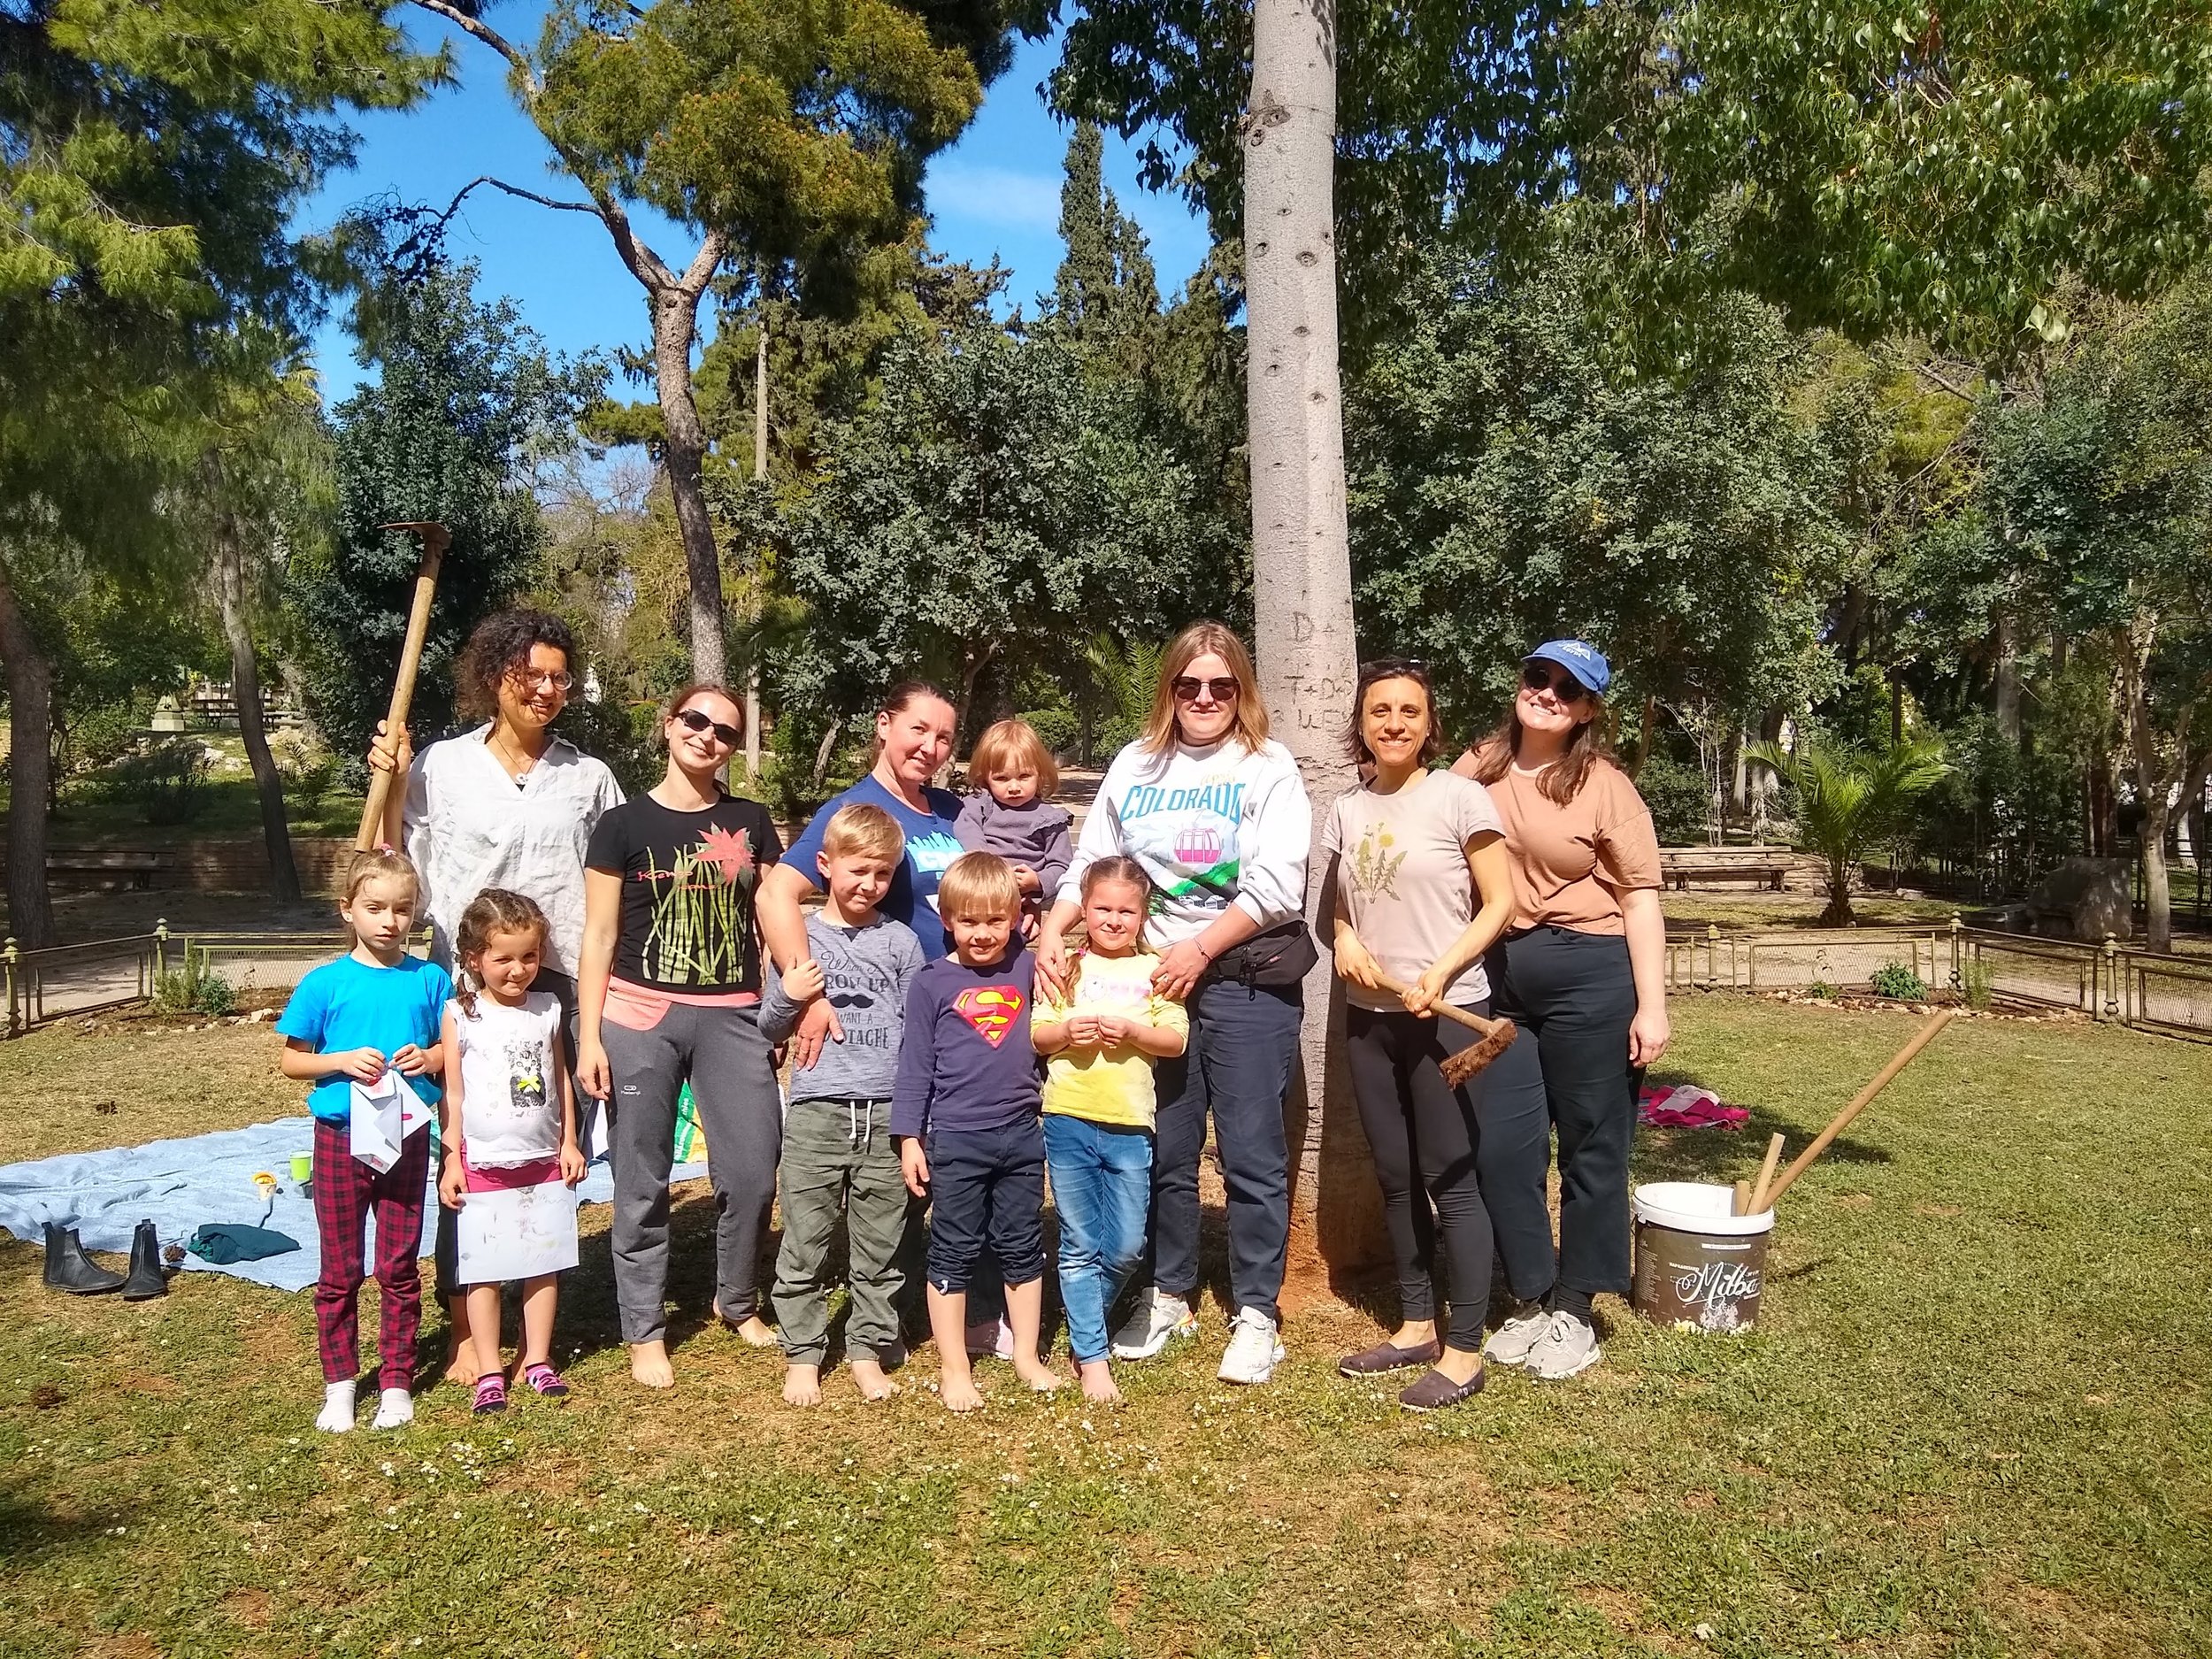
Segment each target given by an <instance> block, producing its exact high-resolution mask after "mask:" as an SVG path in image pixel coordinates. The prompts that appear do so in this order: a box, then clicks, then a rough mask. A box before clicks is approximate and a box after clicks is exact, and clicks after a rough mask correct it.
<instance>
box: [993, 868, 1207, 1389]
mask: <svg viewBox="0 0 2212 1659" xmlns="http://www.w3.org/2000/svg"><path fill="white" fill-rule="evenodd" d="M1082 892H1083V931H1084V933H1085V936H1086V937H1085V942H1084V946H1083V949H1082V950H1081V951H1079V953H1077V954H1076V956H1074V958H1073V959H1072V960H1071V962H1070V964H1069V965H1068V988H1067V990H1066V992H1065V994H1064V995H1063V996H1061V997H1056V998H1048V1000H1047V1001H1046V1002H1044V1003H1043V1005H1042V1006H1041V1007H1040V1008H1039V1009H1038V1010H1036V1013H1035V1015H1034V1016H1033V1018H1032V1019H1031V1022H1030V1035H1031V1040H1032V1041H1033V1042H1034V1043H1035V1044H1036V1048H1037V1052H1038V1053H1039V1054H1041V1055H1044V1056H1047V1062H1046V1066H1045V1099H1044V1106H1045V1161H1046V1164H1047V1166H1048V1168H1049V1169H1050V1171H1051V1172H1052V1202H1053V1206H1054V1208H1055V1209H1056V1210H1058V1212H1059V1216H1060V1301H1061V1302H1062V1304H1063V1305H1064V1307H1065V1308H1066V1309H1067V1314H1068V1348H1069V1350H1070V1352H1071V1354H1072V1355H1073V1356H1074V1358H1075V1363H1076V1367H1077V1369H1078V1370H1079V1371H1080V1372H1081V1373H1082V1378H1083V1392H1084V1394H1087V1396H1089V1397H1090V1398H1091V1399H1093V1400H1118V1399H1120V1398H1121V1390H1120V1389H1118V1388H1117V1387H1116V1386H1114V1376H1113V1369H1112V1366H1111V1365H1110V1363H1109V1361H1108V1358H1107V1339H1106V1312H1107V1310H1108V1309H1110V1308H1111V1307H1112V1306H1113V1304H1114V1298H1115V1297H1116V1296H1117V1295H1118V1294H1120V1291H1121V1288H1122V1286H1123V1285H1124V1284H1125V1282H1126V1280H1127V1279H1128V1277H1129V1274H1130V1271H1132V1270H1133V1268H1134V1267H1135V1266H1136V1264H1137V1261H1138V1258H1139V1256H1141V1255H1142V1253H1143V1250H1144V1225H1145V1217H1146V1212H1147V1210H1148V1209H1149V1207H1150V1204H1151V1200H1152V1120H1153V1112H1154V1107H1155V1096H1154V1091H1153V1087H1152V1063H1153V1061H1154V1060H1156V1059H1165V1058H1170V1057H1172V1056H1176V1055H1179V1054H1180V1053H1182V1052H1183V1045H1184V1043H1185V1042H1186V1041H1187V1040H1188V1038H1189V1035H1190V1021H1189V1019H1188V1018H1187V1016H1186V1015H1185V1014H1184V1012H1183V1005H1182V1003H1180V1002H1177V1001H1175V1000H1174V999H1173V998H1171V997H1166V996H1163V995H1160V994H1159V993H1158V992H1157V991H1156V990H1154V989H1153V988H1152V974H1153V971H1154V970H1155V969H1156V968H1157V967H1158V966H1159V965H1160V958H1159V957H1158V956H1156V955H1155V954H1153V953H1152V952H1151V951H1149V950H1147V949H1145V948H1144V918H1145V912H1146V910H1147V909H1148V906H1149V905H1150V903H1151V899H1152V884H1151V882H1150V880H1149V879H1148V878H1147V877H1146V875H1145V872H1144V867H1143V866H1142V865H1141V864H1139V863H1138V862H1137V861H1136V860H1135V859H1133V858H1121V857H1114V858H1101V859H1099V860H1097V861H1096V862H1095V863H1094V864H1091V865H1090V867H1089V868H1088V869H1087V870H1085V871H1084V872H1083V888H1082ZM1041 988H1042V987H1041V985H1040V989H1041Z"/></svg>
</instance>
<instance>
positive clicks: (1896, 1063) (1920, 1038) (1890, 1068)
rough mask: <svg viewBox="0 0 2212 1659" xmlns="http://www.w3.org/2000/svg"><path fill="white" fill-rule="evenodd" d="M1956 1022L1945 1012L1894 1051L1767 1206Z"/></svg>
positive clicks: (1795, 1164) (1791, 1169)
mask: <svg viewBox="0 0 2212 1659" xmlns="http://www.w3.org/2000/svg"><path fill="white" fill-rule="evenodd" d="M1956 1018H1958V1010H1956V1009H1955V1008H1947V1009H1945V1010H1943V1011H1942V1012H1941V1013H1939V1014H1938V1015H1937V1016H1936V1017H1935V1018H1933V1019H1932V1020H1930V1021H1929V1022H1928V1023H1927V1024H1926V1025H1923V1026H1922V1027H1921V1028H1920V1029H1919V1030H1918V1031H1917V1032H1916V1033H1914V1035H1913V1040H1912V1041H1910V1042H1909V1043H1907V1044H1906V1045H1905V1046H1904V1047H1903V1048H1900V1049H1899V1050H1898V1051H1897V1057H1896V1058H1895V1059H1893V1060H1892V1061H1891V1062H1890V1063H1889V1064H1887V1065H1886V1066H1884V1067H1883V1068H1882V1069H1881V1070H1880V1071H1878V1072H1876V1073H1875V1074H1874V1080H1873V1081H1872V1082H1871V1083H1869V1084H1868V1085H1867V1086H1866V1087H1864V1088H1863V1089H1861V1090H1860V1091H1859V1092H1858V1093H1857V1094H1855V1095H1853V1096H1852V1097H1851V1103H1850V1104H1849V1105H1848V1106H1846V1107H1845V1108H1844V1109H1843V1110H1841V1111H1839V1112H1838V1113H1837V1114H1836V1115H1835V1117H1834V1118H1832V1119H1831V1120H1830V1122H1829V1125H1828V1126H1827V1127H1826V1128H1825V1129H1824V1130H1822V1131H1821V1132H1820V1133H1818V1134H1816V1135H1815V1136H1814V1137H1813V1143H1812V1145H1810V1146H1809V1147H1807V1148H1805V1149H1804V1150H1803V1151H1802V1152H1801V1153H1799V1154H1798V1155H1797V1157H1796V1159H1795V1161H1794V1162H1793V1163H1792V1164H1791V1165H1790V1166H1789V1168H1788V1169H1786V1170H1785V1171H1782V1179H1780V1180H1778V1181H1777V1182H1776V1183H1775V1184H1774V1190H1773V1191H1772V1192H1770V1193H1769V1194H1767V1205H1768V1206H1772V1205H1774V1204H1778V1203H1779V1202H1781V1200H1782V1194H1784V1193H1786V1192H1788V1191H1789V1190H1790V1185H1791V1183H1792V1182H1793V1181H1795V1180H1796V1179H1797V1178H1798V1177H1799V1176H1801V1175H1802V1174H1803V1173H1804V1172H1805V1171H1807V1170H1808V1169H1809V1168H1810V1167H1811V1166H1812V1162H1813V1160H1814V1159H1815V1158H1816V1157H1818V1156H1820V1155H1821V1154H1822V1153H1824V1152H1825V1151H1826V1150H1827V1149H1828V1143H1829V1142H1830V1141H1833V1140H1834V1139H1835V1138H1836V1137H1837V1136H1838V1135H1839V1134H1841V1133H1843V1132H1844V1130H1845V1129H1846V1128H1847V1127H1848V1126H1849V1125H1850V1123H1851V1120H1852V1119H1853V1118H1856V1117H1857V1116H1858V1115H1859V1114H1860V1112H1862V1111H1863V1110H1865V1109H1866V1103H1867V1102H1869V1101H1870V1100H1872V1099H1873V1098H1874V1097H1875V1096H1876V1095H1877V1094H1880V1093H1881V1092H1882V1091H1883V1090H1884V1089H1886V1088H1887V1087H1889V1086H1890V1083H1891V1081H1892V1080H1893V1079H1894V1078H1895V1077H1896V1076H1897V1074H1898V1073H1899V1072H1900V1071H1903V1070H1904V1069H1905V1068H1906V1067H1907V1066H1909V1065H1910V1064H1912V1062H1913V1056H1915V1055H1916V1054H1918V1053H1919V1052H1920V1051H1921V1050H1922V1049H1923V1048H1926V1047H1927V1046H1928V1045H1929V1044H1930V1043H1931V1042H1932V1041H1935V1038H1936V1033H1939V1032H1940V1031H1941V1030H1942V1029H1943V1028H1944V1027H1945V1026H1946V1025H1949V1024H1950V1023H1951V1022H1952V1021H1953V1020H1955V1019H1956Z"/></svg>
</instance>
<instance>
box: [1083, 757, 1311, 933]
mask: <svg viewBox="0 0 2212 1659" xmlns="http://www.w3.org/2000/svg"><path fill="white" fill-rule="evenodd" d="M1312 839H1313V809H1312V806H1311V804H1310V802H1309V801H1308V799H1307V796H1306V785H1305V780H1303V779H1302V778H1301V777H1299V775H1298V763H1297V762H1296V761H1294V760H1293V759H1292V758H1291V755H1290V751H1289V750H1288V749H1285V748H1284V747H1283V746H1282V745H1281V744H1280V743H1278V742H1274V741H1268V742H1265V743H1263V744H1261V745H1260V747H1259V748H1258V749H1247V748H1245V746H1244V745H1243V743H1242V742H1241V741H1238V740H1237V739H1234V738H1231V739H1229V740H1227V741H1223V742H1219V743H1216V744H1213V745H1211V746H1210V747H1208V748H1205V749H1190V748H1186V747H1184V746H1182V745H1177V746H1176V747H1174V748H1172V749H1168V750H1167V751H1165V752H1164V753H1162V754H1154V753H1152V752H1151V751H1149V750H1148V749H1145V748H1144V747H1142V745H1141V744H1137V743H1132V744H1130V745H1129V746H1128V747H1127V748H1126V749H1123V750H1122V751H1121V753H1120V754H1118V755H1117V756H1115V757H1114V764H1112V765H1110V766H1109V767H1108V768H1107V769H1106V780H1105V782H1104V783H1102V784H1101V785H1100V786H1099V791H1098V800H1097V802H1096V803H1094V805H1093V806H1092V808H1091V811H1090V816H1089V817H1088V818H1086V819H1085V820H1084V823H1083V835H1082V839H1081V841H1079V843H1078V844H1077V846H1076V849H1075V862H1074V863H1073V864H1071V865H1069V867H1068V873H1067V879H1065V880H1064V881H1063V882H1062V883H1061V884H1060V894H1059V896H1060V897H1061V898H1062V899H1064V900H1065V901H1066V902H1069V903H1071V904H1080V903H1081V902H1083V872H1084V871H1086V870H1087V869H1088V868H1089V867H1090V866H1091V865H1092V864H1094V863H1095V862H1096V861H1097V860H1099V859H1101V858H1109V857H1111V856H1114V855H1116V854H1118V853H1119V854H1125V855H1126V856H1129V857H1132V858H1134V859H1135V860H1136V861H1137V862H1138V863H1139V864H1142V865H1143V866H1144V868H1145V872H1146V873H1147V874H1148V875H1149V876H1150V877H1151V878H1152V887H1153V894H1152V920H1151V922H1150V923H1149V924H1148V926H1147V927H1146V929H1145V938H1146V941H1147V942H1148V943H1149V944H1150V945H1151V946H1152V948H1153V949H1157V950H1164V949H1167V948H1168V947H1170V946H1171V945H1179V944H1180V943H1182V942H1183V941H1185V940H1186V939H1190V938H1193V937H1194V936H1195V935H1196V934H1198V933H1201V932H1202V931H1203V930H1204V929H1205V927H1206V926H1207V925H1208V924H1210V922H1212V921H1213V919H1214V918H1216V917H1217V916H1219V915H1220V914H1221V913H1222V912H1223V911H1224V910H1227V909H1228V908H1229V907H1230V906H1231V905H1232V904H1233V905H1235V906H1236V908H1237V909H1239V910H1242V911H1244V912H1245V914H1247V915H1248V916H1249V917H1251V918H1252V919H1253V920H1254V921H1256V922H1257V923H1258V924H1259V925H1260V926H1262V927H1271V926H1274V925H1275V924H1276V923H1278V922H1281V921H1287V920H1288V919H1289V918H1291V917H1293V916H1296V915H1298V914H1299V913H1300V912H1301V911H1302V910H1304V908H1305V902H1306V856H1307V853H1308V850H1309V849H1310V846H1311V844H1312Z"/></svg>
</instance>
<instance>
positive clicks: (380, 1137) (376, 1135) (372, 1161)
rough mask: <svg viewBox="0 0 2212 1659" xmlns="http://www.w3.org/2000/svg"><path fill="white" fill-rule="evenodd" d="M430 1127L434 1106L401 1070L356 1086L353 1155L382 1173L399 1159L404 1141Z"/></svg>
mask: <svg viewBox="0 0 2212 1659" xmlns="http://www.w3.org/2000/svg"><path fill="white" fill-rule="evenodd" d="M429 1126H430V1108H429V1107H427V1106H426V1105H424V1104H423V1102H422V1096H421V1095H419V1094H416V1093H415V1091H414V1089H413V1088H412V1087H411V1086H410V1085H409V1083H408V1081H407V1079H405V1078H403V1077H402V1076H401V1075H400V1074H399V1073H398V1072H397V1071H393V1070H391V1069H390V1068H388V1067H387V1068H386V1070H385V1071H384V1074H383V1075H382V1076H381V1077H380V1078H378V1079H376V1081H375V1082H373V1083H356V1084H355V1085H354V1086H353V1112H352V1124H351V1131H352V1140H351V1143H350V1144H351V1148H352V1152H353V1156H355V1157H357V1158H359V1159H360V1160H361V1162H362V1163H364V1164H367V1165H368V1166H369V1167H370V1168H371V1169H373V1170H374V1171H377V1172H378V1173H379V1174H381V1173H382V1172H383V1171H386V1170H388V1169H390V1168H391V1167H392V1165H393V1164H396V1163H398V1162H399V1152H400V1142H402V1141H404V1140H406V1139H407V1137H408V1136H409V1135H411V1134H417V1133H420V1132H421V1131H423V1130H425V1129H426V1128H428V1127H429Z"/></svg>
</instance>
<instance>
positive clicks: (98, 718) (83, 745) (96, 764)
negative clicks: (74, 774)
mask: <svg viewBox="0 0 2212 1659" xmlns="http://www.w3.org/2000/svg"><path fill="white" fill-rule="evenodd" d="M145 726H146V721H145V718H144V711H143V710H142V709H140V708H139V707H138V706H137V705H136V704H135V703H98V704H96V705H95V706H93V707H91V708H89V709H85V710H80V711H79V712H77V713H76V714H74V715H73V716H72V718H71V719H70V722H69V725H68V727H67V730H68V733H69V758H70V760H71V761H72V763H73V767H72V769H73V770H74V769H77V768H82V769H85V770H88V771H98V770H99V769H101V768H102V767H105V766H111V765H113V764H115V763H116V762H117V761H119V760H120V759H122V758H123V757H124V756H125V755H127V754H128V753H129V752H130V751H131V749H133V747H134V746H135V745H136V743H137V741H138V734H139V733H141V732H142V731H143V730H144V729H145Z"/></svg>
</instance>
